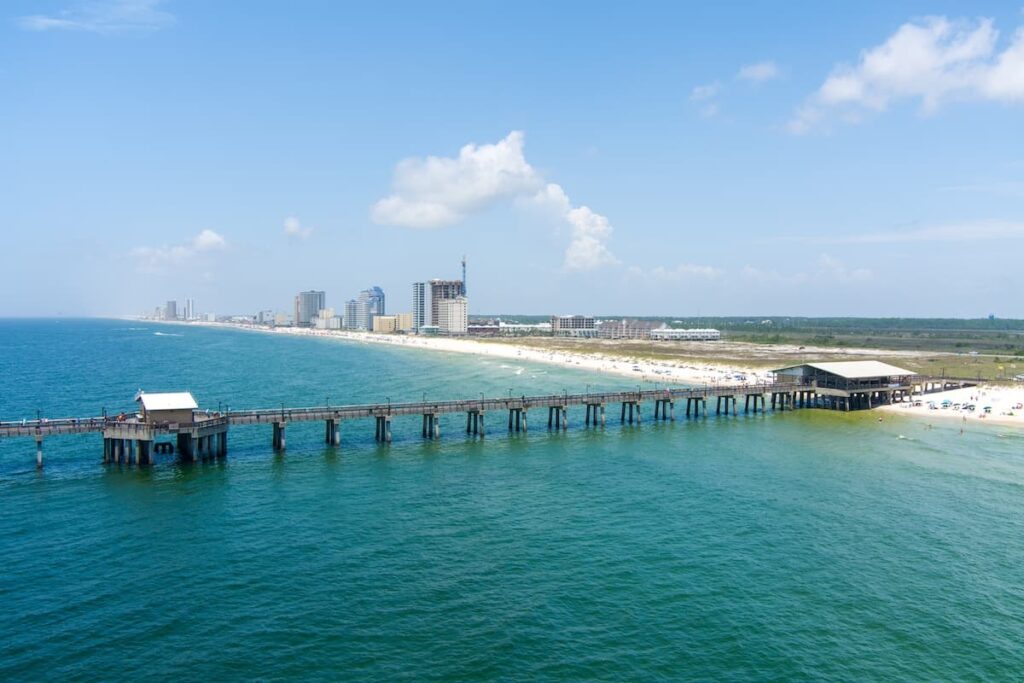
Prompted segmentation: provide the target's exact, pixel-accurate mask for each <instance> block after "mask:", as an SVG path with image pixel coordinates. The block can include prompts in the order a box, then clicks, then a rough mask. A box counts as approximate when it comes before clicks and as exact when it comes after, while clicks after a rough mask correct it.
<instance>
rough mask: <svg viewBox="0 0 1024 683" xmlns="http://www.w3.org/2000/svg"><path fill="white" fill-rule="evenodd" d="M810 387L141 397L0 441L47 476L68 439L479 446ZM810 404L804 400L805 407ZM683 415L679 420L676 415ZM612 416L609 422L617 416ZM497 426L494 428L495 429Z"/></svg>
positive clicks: (149, 450)
mask: <svg viewBox="0 0 1024 683" xmlns="http://www.w3.org/2000/svg"><path fill="white" fill-rule="evenodd" d="M813 397H814V386H813V384H810V383H804V382H792V381H781V382H770V383H763V384H747V385H735V386H713V387H708V386H705V387H697V388H665V389H650V390H642V389H639V388H638V389H637V390H636V391H611V392H586V393H581V394H570V393H568V392H563V393H561V394H549V395H541V396H519V397H516V396H507V397H501V398H487V397H485V396H483V395H482V394H481V396H480V397H479V398H470V399H459V400H452V401H412V402H403V403H392V402H390V401H387V402H384V403H373V404H364V405H342V406H330V405H323V406H313V407H305V408H302V407H292V408H289V407H286V406H281V407H278V408H263V409H255V410H231V411H215V412H211V411H209V410H200V409H199V406H198V405H197V404H196V403H195V401H194V399H193V398H192V396H191V394H187V393H177V394H147V393H142V392H140V393H139V395H137V396H136V401H137V402H138V403H139V408H140V409H139V411H138V412H136V413H131V414H121V415H118V416H116V417H115V416H101V417H83V418H77V417H72V418H59V419H49V418H39V419H35V420H21V421H14V422H0V438H14V437H28V438H32V439H34V440H35V443H36V465H37V466H38V467H40V468H42V466H43V440H44V439H45V438H49V437H55V436H63V435H69V434H91V433H98V434H102V436H103V450H102V454H103V455H102V457H103V462H104V463H112V464H130V465H149V464H151V463H152V461H153V455H154V454H157V453H170V452H177V454H178V456H179V458H180V459H182V460H184V461H194V460H198V459H206V458H221V457H224V456H226V455H227V452H228V431H229V429H230V428H231V427H235V426H248V425H268V426H269V427H270V428H271V439H270V441H271V447H272V448H273V450H275V451H284V450H285V449H286V447H287V440H286V433H287V427H288V425H289V424H291V423H300V422H323V423H324V443H325V444H326V445H327V446H330V447H338V446H340V445H341V443H342V425H343V423H345V422H357V421H363V420H371V419H372V420H373V422H374V426H375V429H374V439H375V441H377V442H378V443H382V444H388V443H391V439H392V436H391V423H392V420H394V419H398V418H404V417H409V416H419V417H420V419H421V420H422V431H421V434H422V437H423V438H424V439H431V440H434V439H440V438H441V423H440V416H442V415H449V414H453V413H464V414H465V415H466V434H467V435H469V436H472V437H480V438H483V437H484V436H485V435H486V434H487V431H486V428H485V424H486V416H487V415H488V413H491V414H499V415H502V416H505V415H506V414H507V417H508V423H507V424H508V431H509V432H510V433H525V432H527V430H528V424H529V420H528V416H529V412H530V411H531V410H538V411H539V410H544V409H547V428H548V429H549V430H557V431H563V430H566V429H568V428H569V408H572V407H577V406H582V407H584V408H585V418H584V420H583V426H584V427H604V426H605V425H606V424H607V411H606V409H607V407H608V406H615V405H616V404H618V407H619V422H620V424H623V425H626V424H629V425H633V424H636V425H640V424H641V423H642V416H643V406H644V405H645V404H650V405H653V408H654V410H653V415H652V419H653V421H655V422H663V421H675V419H676V410H675V406H676V402H677V401H678V402H680V405H684V406H685V413H683V414H684V415H685V417H686V418H687V419H696V418H704V417H707V413H708V402H709V401H710V400H715V401H716V409H715V412H716V414H719V415H721V414H725V415H737V414H738V410H737V406H738V403H739V399H740V398H743V403H744V408H743V412H744V413H753V414H758V413H764V412H765V410H766V404H767V402H768V399H769V398H770V400H771V406H772V409H773V410H776V411H783V410H789V409H792V408H795V407H800V406H809V405H812V398H813ZM802 398H806V401H805V400H801V399H802ZM681 412H682V411H681ZM613 414H614V413H613ZM499 424H500V423H499Z"/></svg>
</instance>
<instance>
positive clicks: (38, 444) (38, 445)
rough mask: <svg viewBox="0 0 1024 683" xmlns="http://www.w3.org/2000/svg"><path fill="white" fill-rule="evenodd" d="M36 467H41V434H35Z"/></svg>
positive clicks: (38, 468)
mask: <svg viewBox="0 0 1024 683" xmlns="http://www.w3.org/2000/svg"><path fill="white" fill-rule="evenodd" d="M36 469H37V470H41V469H43V437H42V435H41V434H37V435H36Z"/></svg>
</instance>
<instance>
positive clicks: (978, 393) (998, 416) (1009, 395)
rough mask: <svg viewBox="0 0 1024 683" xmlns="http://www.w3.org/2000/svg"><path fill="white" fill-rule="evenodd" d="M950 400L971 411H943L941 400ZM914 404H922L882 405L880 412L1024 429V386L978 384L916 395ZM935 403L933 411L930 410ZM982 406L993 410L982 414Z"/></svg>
mask: <svg viewBox="0 0 1024 683" xmlns="http://www.w3.org/2000/svg"><path fill="white" fill-rule="evenodd" d="M946 400H949V401H952V402H953V403H954V404H956V403H959V404H961V405H963V404H965V403H973V404H974V406H975V408H974V410H973V411H971V410H965V409H963V408H960V409H954V408H953V407H952V406H951V407H949V408H942V402H943V401H946ZM914 401H915V402H920V403H921V405H919V406H915V405H912V404H910V403H894V404H892V405H888V406H882V407H880V408H879V410H885V411H890V412H894V413H900V414H902V415H910V416H914V417H921V418H926V419H929V420H931V419H935V420H958V421H960V422H964V423H971V424H979V423H989V424H997V425H1012V426H1017V427H1024V386H1013V387H1002V386H992V385H980V386H976V387H968V388H966V389H953V390H951V391H943V392H939V393H935V394H925V395H924V396H915V397H914ZM930 402H934V404H935V405H936V408H935V409H932V408H931V407H929V405H928V404H929V403H930ZM985 406H990V407H991V408H992V411H991V412H990V413H985V411H984V408H985Z"/></svg>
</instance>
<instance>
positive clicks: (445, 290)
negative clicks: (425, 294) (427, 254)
mask: <svg viewBox="0 0 1024 683" xmlns="http://www.w3.org/2000/svg"><path fill="white" fill-rule="evenodd" d="M460 296H462V280H431V281H430V320H429V321H427V324H429V325H437V326H438V327H440V325H441V323H440V322H438V303H440V302H441V301H444V300H445V299H455V298H456V297H460Z"/></svg>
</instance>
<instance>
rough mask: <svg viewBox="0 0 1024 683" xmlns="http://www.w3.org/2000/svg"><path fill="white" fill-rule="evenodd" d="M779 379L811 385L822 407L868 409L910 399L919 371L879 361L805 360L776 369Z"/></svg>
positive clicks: (808, 398)
mask: <svg viewBox="0 0 1024 683" xmlns="http://www.w3.org/2000/svg"><path fill="white" fill-rule="evenodd" d="M774 372H775V377H776V379H777V380H779V381H790V382H799V383H801V384H805V385H809V386H810V389H809V390H806V391H807V393H808V394H809V395H808V396H803V397H798V400H810V398H811V396H810V394H813V395H814V397H815V398H816V399H817V405H818V407H822V408H830V409H832V410H865V409H870V408H873V407H875V406H877V405H883V404H886V403H892V402H894V401H896V400H903V399H904V398H908V397H909V396H910V395H911V393H912V391H913V388H914V379H915V378H916V377H917V374H916V373H915V372H913V371H911V370H905V369H903V368H898V367H896V366H895V365H889V364H888V363H882V362H880V361H877V360H861V361H840V362H831V363H802V364H800V365H791V366H789V367H785V368H779V369H778V370H775V371H774Z"/></svg>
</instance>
